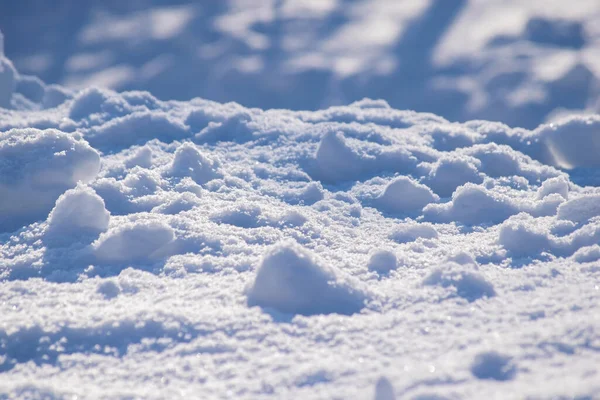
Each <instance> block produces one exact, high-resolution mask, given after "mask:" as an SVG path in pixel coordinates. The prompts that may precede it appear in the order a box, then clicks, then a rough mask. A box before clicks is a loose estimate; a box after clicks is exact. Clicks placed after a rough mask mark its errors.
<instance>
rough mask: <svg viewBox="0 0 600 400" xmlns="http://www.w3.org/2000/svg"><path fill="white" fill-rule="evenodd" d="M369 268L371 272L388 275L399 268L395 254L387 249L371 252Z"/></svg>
mask: <svg viewBox="0 0 600 400" xmlns="http://www.w3.org/2000/svg"><path fill="white" fill-rule="evenodd" d="M367 267H368V268H369V271H375V272H377V273H378V274H380V275H386V274H389V273H390V272H391V271H393V270H395V269H396V268H398V260H397V258H396V254H394V252H392V251H390V250H385V249H376V250H373V251H371V253H370V256H369V263H368V265H367Z"/></svg>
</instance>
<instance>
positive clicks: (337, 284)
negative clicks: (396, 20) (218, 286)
mask: <svg viewBox="0 0 600 400" xmlns="http://www.w3.org/2000/svg"><path fill="white" fill-rule="evenodd" d="M247 296H248V305H250V306H260V307H263V308H271V309H274V310H277V311H279V312H283V313H287V314H302V315H316V314H332V313H335V314H344V315H351V314H354V313H357V312H360V310H361V309H362V308H363V307H364V305H365V301H366V300H367V295H366V293H365V291H364V290H363V289H362V288H360V287H359V286H358V283H357V282H355V281H354V279H352V278H350V277H348V276H345V274H343V273H342V272H341V271H339V270H337V269H335V268H333V267H331V266H329V265H327V264H326V263H325V262H324V261H323V260H321V259H320V258H318V257H317V256H316V255H314V254H313V253H312V252H310V251H308V250H306V249H304V248H302V247H301V246H300V245H298V244H296V243H294V242H283V243H280V244H277V245H275V246H273V247H272V248H271V249H269V250H268V251H267V253H266V254H265V255H264V257H263V259H262V261H261V263H260V265H259V267H258V269H257V271H256V277H255V279H254V282H253V283H252V285H251V286H250V287H249V288H248V291H247Z"/></svg>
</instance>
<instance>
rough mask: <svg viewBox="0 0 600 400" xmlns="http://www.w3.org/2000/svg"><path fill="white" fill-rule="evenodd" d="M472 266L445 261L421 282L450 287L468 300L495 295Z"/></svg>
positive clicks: (489, 284)
mask: <svg viewBox="0 0 600 400" xmlns="http://www.w3.org/2000/svg"><path fill="white" fill-rule="evenodd" d="M473 268H474V266H472V265H467V266H465V265H460V264H457V263H455V262H447V263H445V264H443V265H442V266H441V267H439V268H437V269H436V270H434V271H433V272H432V273H431V274H430V275H429V276H428V277H427V278H425V280H424V281H423V284H424V285H427V286H441V287H444V288H450V289H451V290H452V292H453V293H454V294H456V295H457V296H459V297H462V298H464V299H466V300H468V301H470V302H472V301H475V300H478V299H481V298H485V297H494V296H495V295H496V291H495V290H494V286H493V285H492V284H491V283H490V282H489V281H488V280H486V279H485V278H484V277H483V276H482V275H481V274H479V273H477V272H475V271H474V270H473Z"/></svg>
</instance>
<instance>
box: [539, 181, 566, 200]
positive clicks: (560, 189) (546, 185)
mask: <svg viewBox="0 0 600 400" xmlns="http://www.w3.org/2000/svg"><path fill="white" fill-rule="evenodd" d="M553 193H557V194H559V195H561V196H562V197H563V198H564V199H565V200H569V180H568V179H567V178H565V177H564V176H557V177H554V178H550V179H547V180H545V181H544V182H543V183H542V185H541V186H540V188H539V189H538V191H537V198H538V199H539V200H542V199H543V198H545V197H546V196H549V195H551V194H553Z"/></svg>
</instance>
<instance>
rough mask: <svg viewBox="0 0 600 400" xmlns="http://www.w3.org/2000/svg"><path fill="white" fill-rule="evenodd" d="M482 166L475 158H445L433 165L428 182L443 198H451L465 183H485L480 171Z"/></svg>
mask: <svg viewBox="0 0 600 400" xmlns="http://www.w3.org/2000/svg"><path fill="white" fill-rule="evenodd" d="M480 166H481V162H480V161H479V160H478V159H476V158H474V157H469V156H462V157H461V156H458V155H455V156H444V157H441V158H440V159H439V160H438V161H437V162H436V163H435V164H434V165H433V168H432V169H431V172H429V176H427V178H426V182H427V184H428V185H429V187H431V189H433V191H434V192H435V193H437V194H438V195H440V196H441V197H450V196H452V193H454V191H455V190H456V188H457V187H459V186H462V185H464V184H465V183H468V182H472V183H476V184H480V183H482V182H483V177H482V175H481V174H480V173H479V170H478V169H479V168H480Z"/></svg>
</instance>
